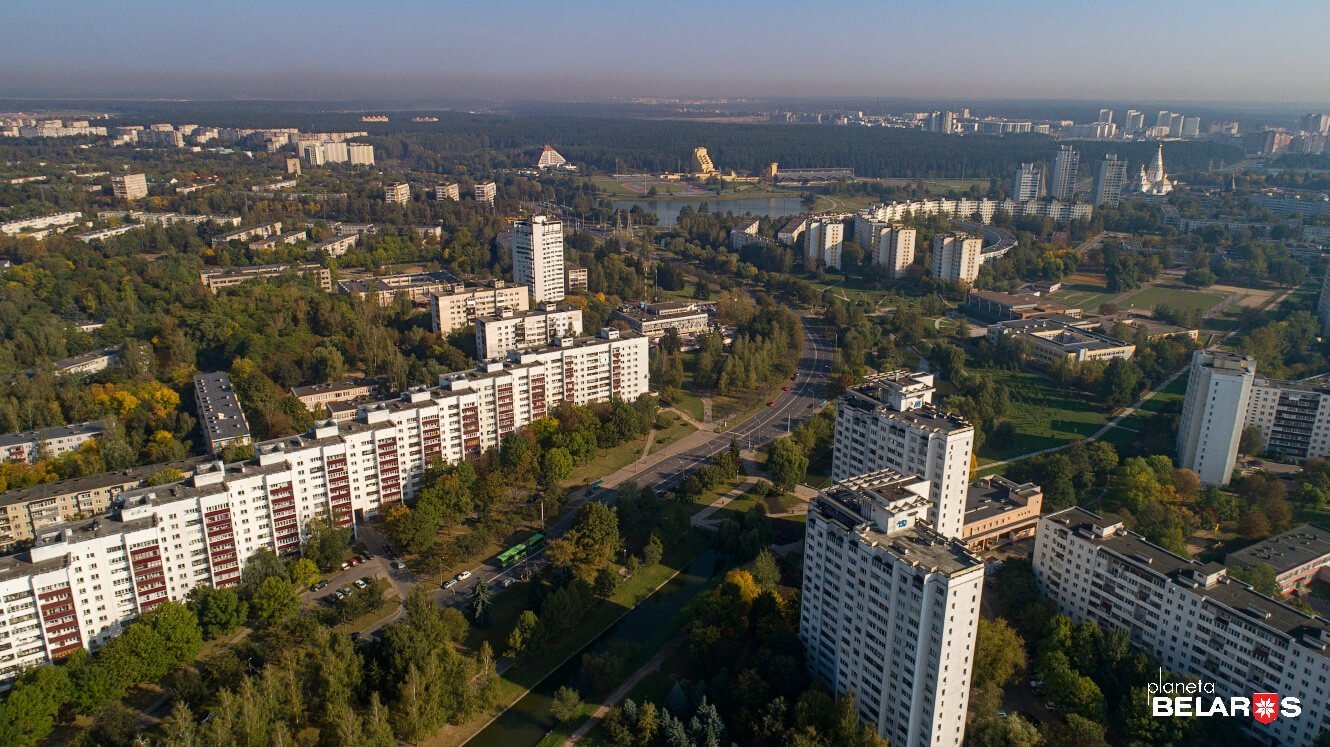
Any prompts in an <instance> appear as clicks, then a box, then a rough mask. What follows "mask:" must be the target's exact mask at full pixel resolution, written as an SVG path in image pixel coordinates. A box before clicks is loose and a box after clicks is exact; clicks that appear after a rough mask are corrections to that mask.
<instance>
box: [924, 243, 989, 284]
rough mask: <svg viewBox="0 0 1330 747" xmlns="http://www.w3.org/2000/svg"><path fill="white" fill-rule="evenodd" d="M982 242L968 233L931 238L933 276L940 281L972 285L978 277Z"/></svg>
mask: <svg viewBox="0 0 1330 747" xmlns="http://www.w3.org/2000/svg"><path fill="white" fill-rule="evenodd" d="M983 247H984V240H983V239H981V238H979V237H977V236H971V235H969V234H968V233H958V232H952V233H946V234H938V235H937V236H935V237H933V276H934V277H936V278H939V279H941V280H952V281H956V282H961V283H966V284H969V283H973V282H974V279H975V278H976V277H978V276H979V264H980V262H979V255H980V253H981V252H982V250H983Z"/></svg>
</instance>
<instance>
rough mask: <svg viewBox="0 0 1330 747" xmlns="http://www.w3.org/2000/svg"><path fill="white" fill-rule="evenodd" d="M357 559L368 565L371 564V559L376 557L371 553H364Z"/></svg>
mask: <svg viewBox="0 0 1330 747" xmlns="http://www.w3.org/2000/svg"><path fill="white" fill-rule="evenodd" d="M357 557H359V558H360V562H362V563H368V562H369V559H370V558H372V557H374V556H373V555H371V554H370V553H367V552H362V553H360V555H358V556H357Z"/></svg>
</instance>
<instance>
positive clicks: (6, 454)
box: [0, 420, 102, 464]
mask: <svg viewBox="0 0 1330 747" xmlns="http://www.w3.org/2000/svg"><path fill="white" fill-rule="evenodd" d="M101 435H102V424H101V422H100V421H97V420H92V421H89V422H86V423H72V424H70V425H53V426H51V427H49V428H38V429H36V430H31V431H23V432H22V433H9V434H5V435H3V436H0V459H3V460H4V461H6V462H24V463H27V464H34V463H35V462H36V461H37V460H38V459H42V458H51V457H58V456H60V455H62V454H68V453H69V452H71V451H77V450H78V448H79V447H80V446H82V445H83V444H85V443H87V442H88V441H91V440H93V439H95V438H97V437H99V436H101Z"/></svg>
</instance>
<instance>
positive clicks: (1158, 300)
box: [1117, 285, 1224, 313]
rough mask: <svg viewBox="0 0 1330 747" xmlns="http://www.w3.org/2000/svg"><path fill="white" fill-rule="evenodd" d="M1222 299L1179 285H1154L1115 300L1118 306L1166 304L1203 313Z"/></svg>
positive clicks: (1218, 296)
mask: <svg viewBox="0 0 1330 747" xmlns="http://www.w3.org/2000/svg"><path fill="white" fill-rule="evenodd" d="M1222 300H1224V296H1223V295H1222V294H1219V293H1211V292H1209V291H1198V290H1192V289H1191V288H1187V287H1185V286H1181V285H1156V286H1154V287H1151V288H1146V289H1145V290H1142V291H1139V292H1137V293H1133V294H1131V295H1125V296H1122V297H1121V298H1120V299H1118V301H1117V305H1118V307H1119V308H1122V309H1127V308H1131V307H1133V306H1134V307H1136V308H1138V309H1153V308H1155V307H1157V306H1159V305H1160V304H1168V305H1169V306H1174V307H1178V308H1182V309H1187V310H1193V309H1194V310H1196V311H1199V312H1201V313H1205V312H1207V311H1209V310H1210V309H1212V308H1214V306H1215V305H1216V304H1218V303H1219V302H1220V301H1222Z"/></svg>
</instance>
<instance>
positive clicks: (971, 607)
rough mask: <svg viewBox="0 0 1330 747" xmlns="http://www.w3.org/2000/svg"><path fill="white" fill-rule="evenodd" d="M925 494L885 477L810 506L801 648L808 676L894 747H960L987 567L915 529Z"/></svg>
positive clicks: (848, 484)
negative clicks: (848, 700) (853, 704)
mask: <svg viewBox="0 0 1330 747" xmlns="http://www.w3.org/2000/svg"><path fill="white" fill-rule="evenodd" d="M927 489H928V487H927V485H926V483H924V481H923V480H921V479H920V478H917V477H907V476H904V475H901V474H899V473H896V472H893V471H891V470H883V471H878V472H872V473H869V474H866V475H863V476H860V477H855V478H852V479H850V480H847V481H843V482H839V483H837V484H836V485H833V486H832V487H831V488H830V489H828V490H826V491H825V492H823V493H821V494H820V495H818V496H817V497H816V498H814V499H813V501H812V503H811V504H810V505H809V509H808V531H807V533H806V536H805V540H804V571H803V594H802V597H801V604H800V612H799V638H800V640H801V641H802V642H803V644H804V650H805V651H806V652H807V657H808V668H809V670H810V671H811V673H812V674H813V675H814V676H815V677H817V678H818V679H820V680H822V681H823V682H825V683H826V685H827V687H828V689H830V690H831V692H833V693H835V694H836V695H841V694H843V693H845V692H847V691H851V690H852V691H854V693H855V695H856V696H857V705H858V712H859V716H860V718H862V719H863V720H865V721H867V722H870V723H873V724H874V725H876V727H877V732H878V734H879V735H881V736H883V737H886V738H888V739H890V740H891V743H892V744H894V745H908V746H909V747H939V746H941V745H946V746H948V747H959V746H960V745H961V743H962V741H963V740H964V737H965V714H966V708H967V706H968V703H969V691H970V672H971V669H972V668H973V661H972V660H973V656H974V644H975V635H976V632H977V630H978V623H979V599H980V595H981V594H982V592H983V585H984V563H983V561H982V560H981V559H980V558H979V557H978V556H976V555H974V554H973V553H972V552H970V551H969V550H967V549H966V547H965V544H964V543H963V542H961V541H960V540H957V539H954V538H948V537H943V536H942V535H939V534H937V533H936V532H935V531H933V529H932V527H930V526H928V524H927V523H924V522H923V519H924V513H925V511H926V508H927V506H928V503H929V501H928V499H927V498H926V497H925V493H926V491H927Z"/></svg>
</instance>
